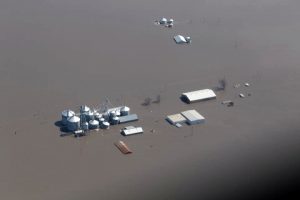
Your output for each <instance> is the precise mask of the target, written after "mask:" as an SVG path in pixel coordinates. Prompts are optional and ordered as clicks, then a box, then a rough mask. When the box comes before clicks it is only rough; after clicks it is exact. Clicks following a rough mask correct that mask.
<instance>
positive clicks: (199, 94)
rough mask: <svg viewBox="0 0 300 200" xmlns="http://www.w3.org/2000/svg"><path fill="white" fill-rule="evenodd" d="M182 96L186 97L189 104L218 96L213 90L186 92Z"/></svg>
mask: <svg viewBox="0 0 300 200" xmlns="http://www.w3.org/2000/svg"><path fill="white" fill-rule="evenodd" d="M182 96H183V97H185V98H186V99H187V100H188V101H189V102H193V101H201V100H206V99H212V98H216V94H215V93H214V91H212V90H211V89H204V90H197V91H193V92H186V93H182Z"/></svg>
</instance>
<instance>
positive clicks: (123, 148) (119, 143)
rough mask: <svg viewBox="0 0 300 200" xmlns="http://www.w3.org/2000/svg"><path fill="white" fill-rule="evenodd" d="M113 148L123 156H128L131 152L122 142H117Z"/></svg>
mask: <svg viewBox="0 0 300 200" xmlns="http://www.w3.org/2000/svg"><path fill="white" fill-rule="evenodd" d="M115 146H116V147H117V148H118V149H119V150H120V151H121V152H122V153H123V154H130V153H132V151H131V150H130V149H129V148H128V146H127V145H126V144H125V143H124V142H123V141H119V142H116V143H115Z"/></svg>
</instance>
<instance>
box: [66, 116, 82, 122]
mask: <svg viewBox="0 0 300 200" xmlns="http://www.w3.org/2000/svg"><path fill="white" fill-rule="evenodd" d="M68 122H74V123H77V122H80V118H79V117H77V116H75V115H74V116H72V117H70V118H68Z"/></svg>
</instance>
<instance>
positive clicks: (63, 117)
mask: <svg viewBox="0 0 300 200" xmlns="http://www.w3.org/2000/svg"><path fill="white" fill-rule="evenodd" d="M74 115H75V113H74V112H73V111H72V110H64V111H62V113H61V123H62V125H67V122H68V118H69V117H73V116H74Z"/></svg>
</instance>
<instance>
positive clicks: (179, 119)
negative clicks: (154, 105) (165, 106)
mask: <svg viewBox="0 0 300 200" xmlns="http://www.w3.org/2000/svg"><path fill="white" fill-rule="evenodd" d="M166 120H167V121H168V122H170V123H171V124H173V125H175V124H177V123H185V122H186V118H184V117H183V116H182V114H180V113H178V114H174V115H168V116H167V119H166Z"/></svg>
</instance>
